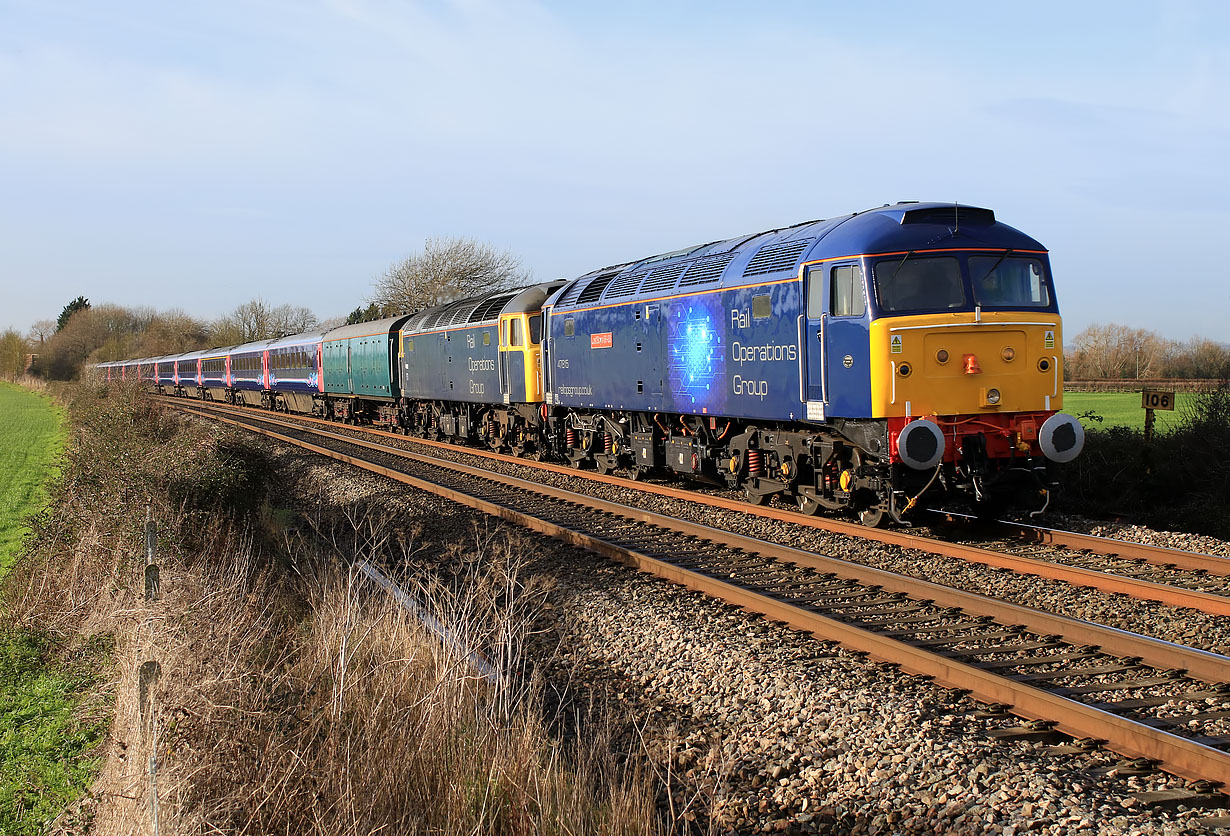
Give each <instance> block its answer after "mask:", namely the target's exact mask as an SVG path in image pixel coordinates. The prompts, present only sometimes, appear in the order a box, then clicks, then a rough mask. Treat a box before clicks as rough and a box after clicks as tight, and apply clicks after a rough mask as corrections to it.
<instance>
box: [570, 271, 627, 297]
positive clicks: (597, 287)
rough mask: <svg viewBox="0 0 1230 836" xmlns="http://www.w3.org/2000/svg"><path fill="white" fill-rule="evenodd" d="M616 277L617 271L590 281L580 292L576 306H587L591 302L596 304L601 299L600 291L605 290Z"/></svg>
mask: <svg viewBox="0 0 1230 836" xmlns="http://www.w3.org/2000/svg"><path fill="white" fill-rule="evenodd" d="M617 275H619V272H618V271H616V272H613V273H606V274H604V275H601V276H598V277H596V278H594V279H592V280H591V281H590V283H589V284H587V285H586V286H585V289H584V290H582V291H581V295H580V296H578V297H577V304H578V305H588V304H589V303H591V302H597V301H598V300H599V299H600V298H602V291H604V290H606V288H607V285H609V284H610V283H611V280H612V279H614V278H615V277H616V276H617Z"/></svg>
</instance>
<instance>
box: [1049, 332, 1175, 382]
mask: <svg viewBox="0 0 1230 836" xmlns="http://www.w3.org/2000/svg"><path fill="white" fill-rule="evenodd" d="M1072 345H1073V348H1074V351H1073V352H1072V353H1071V354H1070V355H1069V356H1067V357H1066V358H1065V362H1066V363H1067V367H1068V376H1069V377H1072V378H1093V379H1107V378H1110V379H1123V378H1144V377H1154V376H1156V375H1158V374H1161V373H1162V366H1163V363H1164V361H1165V358H1166V354H1167V351H1168V349H1169V346H1168V343H1167V342H1166V340H1164V339H1162V338H1161V337H1159V336H1158V335H1157V334H1155V333H1153V332H1152V331H1146V330H1145V329H1143V328H1129V327H1128V326H1126V325H1118V324H1116V323H1111V324H1109V325H1100V324H1098V323H1094V324H1093V325H1090V326H1089V327H1088V328H1086V329H1085V330H1084V331H1081V332H1080V333H1079V334H1077V335H1076V337H1075V339H1073V341H1072Z"/></svg>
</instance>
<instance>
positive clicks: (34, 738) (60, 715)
mask: <svg viewBox="0 0 1230 836" xmlns="http://www.w3.org/2000/svg"><path fill="white" fill-rule="evenodd" d="M104 656H105V650H104V648H101V647H95V648H87V652H86V653H85V654H83V655H82V656H80V657H79V658H78V659H76V660H75V661H74V662H73V663H72V664H69V665H67V666H65V665H64V664H62V663H61V662H59V661H58V660H54V659H51V658H49V647H48V644H47V641H46V640H45V639H43V638H41V637H39V636H36V635H33V634H30V633H27V632H7V633H6V632H0V833H4V834H6V836H37V834H41V833H43V832H45V830H44V827H45V824H46V823H47V822H49V821H51V820H52V819H54V818H56V817H57V816H58V815H60V814H61V813H62V812H63V811H64V809H65V808H66V807H67V806H68V805H70V804H72V803H73V802H74V801H75V800H76V799H77V798H79V797H80V796H81V794H82V793H83V792H84V791H85V789H86V788H87V787H88V786H89V785H90V783H91V782H92V781H93V779H94V774H95V772H96V771H97V770H98V766H99V763H100V759H99V758H98V756H97V754H96V753H95V746H96V744H97V743H98V741H99V740H101V739H102V737H103V735H104V734H105V733H106V728H107V723H106V721H105V719H102V718H97V717H96V718H87V717H82V716H81V713H82V711H81V706H80V704H79V697H78V694H79V693H80V692H81V691H83V690H84V689H86V688H88V687H89V686H90V685H91V684H92V682H93V680H94V678H95V676H96V672H95V670H94V668H95V666H96V665H97V664H98V663H99V662H100V661H101V660H102V658H103V657H104Z"/></svg>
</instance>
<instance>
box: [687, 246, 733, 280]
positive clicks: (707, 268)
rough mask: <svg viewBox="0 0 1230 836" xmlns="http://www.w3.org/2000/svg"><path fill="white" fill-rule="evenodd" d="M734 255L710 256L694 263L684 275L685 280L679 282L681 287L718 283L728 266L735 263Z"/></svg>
mask: <svg viewBox="0 0 1230 836" xmlns="http://www.w3.org/2000/svg"><path fill="white" fill-rule="evenodd" d="M734 259H735V254H734V253H723V254H722V255H716V256H709V257H707V258H702V259H698V260H697V261H693V262H692V265H691V267H689V268H688V271H687V272H686V273H685V274H684V275H683V280H682V281H680V282H679V286H680V287H692V286H694V285H698V284H709V283H710V282H716V281H717V280H718V279H720V278H721V277H722V273H723V272H725V270H726V267H727V265H729V264H730V262H732V261H734Z"/></svg>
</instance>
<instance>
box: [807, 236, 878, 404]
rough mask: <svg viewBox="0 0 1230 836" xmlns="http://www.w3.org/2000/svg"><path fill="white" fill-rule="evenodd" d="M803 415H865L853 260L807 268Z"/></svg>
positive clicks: (866, 370) (864, 353)
mask: <svg viewBox="0 0 1230 836" xmlns="http://www.w3.org/2000/svg"><path fill="white" fill-rule="evenodd" d="M806 290H807V313H806V317H807V327H806V328H805V329H804V339H805V340H806V341H807V352H806V353H807V417H808V418H809V419H810V420H825V419H827V418H829V417H833V416H837V417H843V418H859V417H867V416H869V415H870V414H871V378H870V374H871V369H870V344H869V342H868V329H869V321H868V318H867V296H866V289H865V287H864V280H863V268H862V264H861V263H860V262H859V260H857V259H852V260H850V261H839V262H831V263H828V264H821V265H816V266H814V267H811V268H809V269H808V271H807V288H806Z"/></svg>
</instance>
